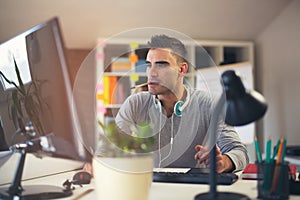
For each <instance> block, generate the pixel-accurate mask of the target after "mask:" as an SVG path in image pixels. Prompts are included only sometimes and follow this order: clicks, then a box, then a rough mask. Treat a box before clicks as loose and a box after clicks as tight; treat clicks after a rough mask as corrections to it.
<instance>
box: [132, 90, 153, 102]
mask: <svg viewBox="0 0 300 200" xmlns="http://www.w3.org/2000/svg"><path fill="white" fill-rule="evenodd" d="M151 96H152V95H151V94H150V93H149V92H139V93H135V94H132V95H130V96H129V97H128V99H127V100H128V101H131V102H132V101H134V102H136V101H139V102H146V101H147V100H149V99H150V98H151Z"/></svg>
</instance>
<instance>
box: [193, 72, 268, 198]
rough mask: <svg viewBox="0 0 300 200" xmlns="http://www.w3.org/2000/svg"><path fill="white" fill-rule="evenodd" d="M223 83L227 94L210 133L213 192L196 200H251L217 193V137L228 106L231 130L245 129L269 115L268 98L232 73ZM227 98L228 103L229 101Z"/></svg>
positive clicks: (241, 196) (214, 117)
mask: <svg viewBox="0 0 300 200" xmlns="http://www.w3.org/2000/svg"><path fill="white" fill-rule="evenodd" d="M221 81H222V83H223V85H224V91H225V92H223V94H222V95H221V97H220V99H219V101H218V102H217V105H216V107H215V110H214V113H213V117H212V121H211V123H212V126H211V129H210V130H209V131H210V132H209V134H210V135H211V137H210V146H211V147H212V149H211V151H210V154H209V158H210V163H211V166H210V178H209V179H210V180H209V183H210V191H209V192H207V193H201V194H198V195H196V196H195V200H200V199H201V200H202V199H211V200H218V199H222V200H226V199H228V200H232V199H249V197H247V196H246V195H243V194H239V193H231V192H217V189H216V186H217V185H216V184H217V182H216V179H217V176H216V173H217V172H216V145H215V144H216V137H215V133H216V131H217V125H218V121H219V119H220V115H221V114H222V111H224V106H225V103H226V116H225V123H226V124H228V125H231V126H242V125H246V124H249V123H251V122H254V121H256V120H258V119H259V118H261V117H262V116H263V115H264V114H265V113H266V111H267V103H266V101H265V99H264V97H263V96H262V95H261V94H259V93H257V92H255V91H248V90H246V89H245V87H244V85H243V83H242V81H241V79H240V77H239V76H237V75H236V73H235V72H234V71H232V70H228V71H225V72H224V73H223V74H222V78H221ZM225 97H226V99H225Z"/></svg>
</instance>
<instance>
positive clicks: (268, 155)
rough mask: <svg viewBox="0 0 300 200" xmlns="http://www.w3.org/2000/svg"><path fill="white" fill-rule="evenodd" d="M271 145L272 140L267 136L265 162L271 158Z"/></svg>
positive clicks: (268, 161)
mask: <svg viewBox="0 0 300 200" xmlns="http://www.w3.org/2000/svg"><path fill="white" fill-rule="evenodd" d="M271 146H272V140H271V138H270V137H269V139H268V141H267V147H266V148H267V149H266V151H267V152H266V162H267V163H270V160H271Z"/></svg>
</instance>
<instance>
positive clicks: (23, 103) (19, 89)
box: [0, 57, 45, 139]
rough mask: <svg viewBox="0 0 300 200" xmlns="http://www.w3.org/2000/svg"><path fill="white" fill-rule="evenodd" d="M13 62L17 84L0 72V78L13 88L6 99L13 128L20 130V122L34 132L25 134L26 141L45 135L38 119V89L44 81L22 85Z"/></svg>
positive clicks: (40, 106) (18, 72) (40, 104)
mask: <svg viewBox="0 0 300 200" xmlns="http://www.w3.org/2000/svg"><path fill="white" fill-rule="evenodd" d="M13 62H14V70H15V73H16V76H17V80H18V84H16V83H15V82H14V81H11V80H9V79H8V78H7V77H6V76H5V74H4V73H3V72H1V71H0V76H1V77H2V78H3V80H4V81H6V82H7V83H9V84H11V85H13V86H14V87H15V89H14V90H12V91H11V93H10V96H9V98H8V100H9V101H11V103H10V105H9V108H8V109H9V111H10V112H9V113H10V117H11V118H12V121H13V123H14V126H15V127H17V128H20V127H19V126H20V124H19V121H20V120H22V121H27V122H30V123H32V125H33V126H34V129H35V132H34V134H32V135H27V134H25V136H26V137H29V138H28V139H32V137H36V136H38V135H39V136H41V135H45V131H44V128H43V125H42V123H41V122H40V119H39V116H40V114H41V111H42V110H43V106H42V104H43V103H42V102H43V101H42V99H41V96H40V87H41V85H42V83H43V82H44V81H39V80H32V82H31V83H30V84H28V85H24V83H23V81H22V78H21V75H20V71H19V68H18V66H17V63H16V60H15V58H14V57H13Z"/></svg>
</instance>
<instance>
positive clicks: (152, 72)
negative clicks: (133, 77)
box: [148, 67, 158, 77]
mask: <svg viewBox="0 0 300 200" xmlns="http://www.w3.org/2000/svg"><path fill="white" fill-rule="evenodd" d="M157 75H158V71H157V69H156V67H151V68H150V69H148V76H150V77H156V76H157Z"/></svg>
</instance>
